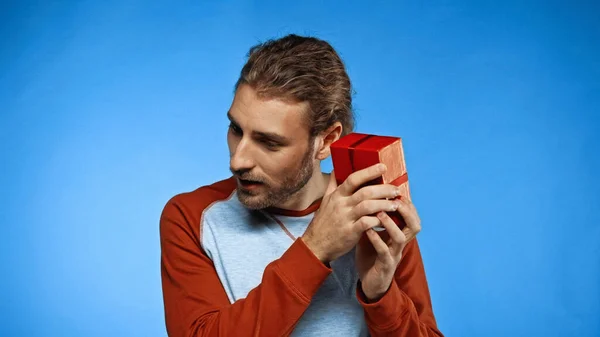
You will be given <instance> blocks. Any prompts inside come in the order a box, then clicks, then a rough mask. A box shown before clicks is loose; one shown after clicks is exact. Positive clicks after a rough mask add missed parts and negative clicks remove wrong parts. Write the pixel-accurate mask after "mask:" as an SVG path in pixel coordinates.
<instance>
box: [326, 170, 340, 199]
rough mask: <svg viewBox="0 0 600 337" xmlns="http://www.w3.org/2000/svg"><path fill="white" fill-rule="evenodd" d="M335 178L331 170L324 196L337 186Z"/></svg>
mask: <svg viewBox="0 0 600 337" xmlns="http://www.w3.org/2000/svg"><path fill="white" fill-rule="evenodd" d="M337 186H338V185H337V180H335V171H334V170H331V174H330V175H329V184H328V185H327V188H326V189H325V196H328V195H330V194H331V193H333V191H335V189H336V188H337Z"/></svg>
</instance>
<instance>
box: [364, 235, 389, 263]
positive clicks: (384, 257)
mask: <svg viewBox="0 0 600 337" xmlns="http://www.w3.org/2000/svg"><path fill="white" fill-rule="evenodd" d="M367 237H368V238H369V241H371V244H372V245H373V248H374V249H375V252H377V256H378V257H379V259H380V260H381V261H382V262H384V263H385V264H386V265H388V264H391V263H392V262H393V260H394V259H393V258H392V255H391V254H390V248H389V247H388V245H386V244H385V242H383V240H382V239H381V237H380V236H379V234H377V232H375V231H374V230H372V229H369V230H368V231H367Z"/></svg>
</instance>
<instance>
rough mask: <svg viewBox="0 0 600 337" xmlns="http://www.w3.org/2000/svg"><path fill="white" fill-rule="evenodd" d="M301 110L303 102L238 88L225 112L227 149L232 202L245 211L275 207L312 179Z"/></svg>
mask: <svg viewBox="0 0 600 337" xmlns="http://www.w3.org/2000/svg"><path fill="white" fill-rule="evenodd" d="M306 109H307V104H306V103H289V102H284V101H281V100H278V99H262V98H258V97H257V96H256V95H255V91H254V89H252V88H251V87H250V86H248V85H241V86H240V87H239V88H238V90H237V92H236V94H235V97H234V100H233V103H232V105H231V107H230V109H229V113H228V117H229V119H230V121H231V124H230V126H229V130H228V132H227V144H228V145H229V154H230V169H231V172H232V173H233V174H234V175H235V176H236V178H237V184H238V185H237V192H238V197H239V200H240V201H241V202H242V204H244V205H245V206H246V207H248V208H250V209H263V208H266V207H271V206H277V205H280V204H281V203H283V202H285V201H287V200H288V199H289V198H290V197H291V196H293V195H294V193H296V192H298V191H300V190H301V189H302V188H303V187H304V186H305V185H306V183H307V182H308V181H309V180H310V178H311V177H312V174H313V167H314V166H313V160H314V158H313V149H312V145H313V144H312V143H313V142H312V141H310V144H309V133H308V128H307V126H306V123H305V122H304V120H303V117H304V114H305V113H306Z"/></svg>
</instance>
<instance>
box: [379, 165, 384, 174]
mask: <svg viewBox="0 0 600 337" xmlns="http://www.w3.org/2000/svg"><path fill="white" fill-rule="evenodd" d="M385 169H386V166H385V164H379V172H384V171H385Z"/></svg>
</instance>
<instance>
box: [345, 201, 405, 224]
mask: <svg viewBox="0 0 600 337" xmlns="http://www.w3.org/2000/svg"><path fill="white" fill-rule="evenodd" d="M396 210H398V203H397V202H396V201H394V200H364V201H361V202H360V203H359V204H358V205H356V206H354V207H353V208H352V211H353V212H354V214H353V215H354V218H355V219H358V218H360V217H361V216H364V215H374V214H377V213H378V212H382V211H383V212H395V211H396Z"/></svg>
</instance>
